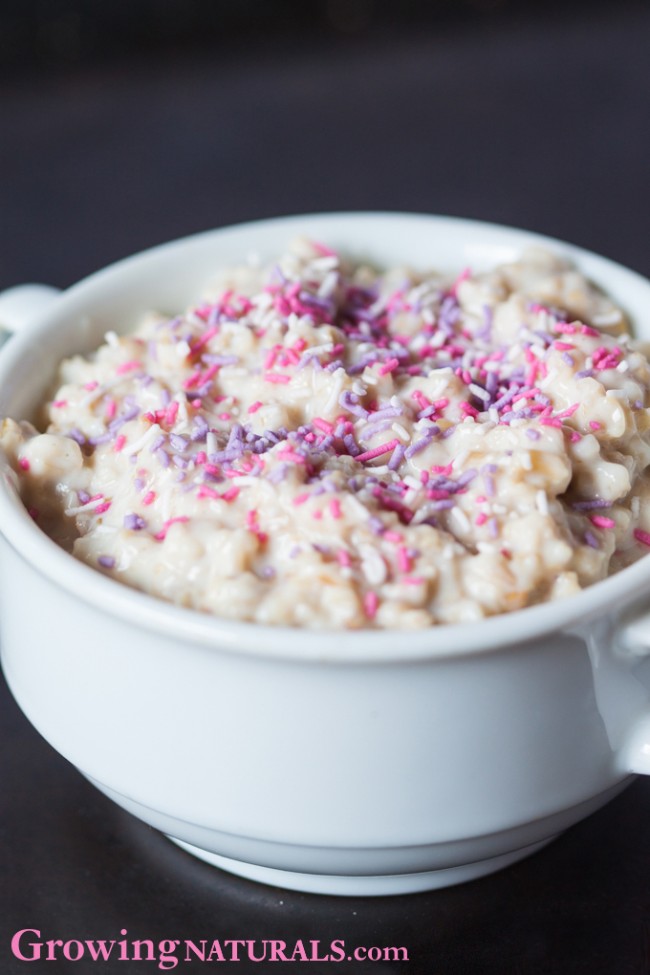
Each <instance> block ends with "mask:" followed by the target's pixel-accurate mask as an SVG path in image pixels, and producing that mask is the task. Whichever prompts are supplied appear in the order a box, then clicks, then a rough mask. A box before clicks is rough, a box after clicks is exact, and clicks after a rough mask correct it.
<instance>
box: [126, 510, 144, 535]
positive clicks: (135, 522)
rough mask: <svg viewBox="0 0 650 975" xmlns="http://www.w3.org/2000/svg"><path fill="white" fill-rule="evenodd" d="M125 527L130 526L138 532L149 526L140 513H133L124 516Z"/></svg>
mask: <svg viewBox="0 0 650 975" xmlns="http://www.w3.org/2000/svg"><path fill="white" fill-rule="evenodd" d="M124 527H125V528H129V529H130V530H131V531H134V532H137V531H142V529H143V528H146V527H147V523H146V521H145V520H144V518H141V517H140V515H137V514H135V513H131V514H128V515H125V516H124Z"/></svg>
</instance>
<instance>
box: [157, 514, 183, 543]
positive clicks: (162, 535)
mask: <svg viewBox="0 0 650 975" xmlns="http://www.w3.org/2000/svg"><path fill="white" fill-rule="evenodd" d="M189 520H190V519H189V518H188V517H187V515H179V516H178V517H177V518H169V519H168V520H167V521H166V522H165V523H164V524H163V526H162V528H161V530H160V531H159V532H156V534H155V535H154V538H155V539H156V541H157V542H163V541H164V540H165V538H166V537H167V532H168V531H169V529H170V528H171V526H172V525H176V524H178V523H179V522H184V521H189Z"/></svg>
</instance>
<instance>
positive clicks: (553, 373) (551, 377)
mask: <svg viewBox="0 0 650 975" xmlns="http://www.w3.org/2000/svg"><path fill="white" fill-rule="evenodd" d="M556 379H557V370H556V369H551V370H550V371H549V374H548V376H546V377H545V378H544V379H542V380H541V382H538V383H537V388H538V389H546V387H547V386H552V385H553V383H554V382H555V380H556Z"/></svg>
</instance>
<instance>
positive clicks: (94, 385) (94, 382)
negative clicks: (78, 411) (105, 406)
mask: <svg viewBox="0 0 650 975" xmlns="http://www.w3.org/2000/svg"><path fill="white" fill-rule="evenodd" d="M98 386H99V383H98V382H97V380H96V379H92V380H91V381H90V382H89V383H84V389H87V390H88V392H89V393H92V391H93V390H94V389H97V387H98Z"/></svg>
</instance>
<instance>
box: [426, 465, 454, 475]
mask: <svg viewBox="0 0 650 975" xmlns="http://www.w3.org/2000/svg"><path fill="white" fill-rule="evenodd" d="M431 470H432V471H433V473H434V474H444V475H445V477H449V475H450V474H451V471H452V465H451V464H445V466H444V467H441V466H440V464H432V465H431Z"/></svg>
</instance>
